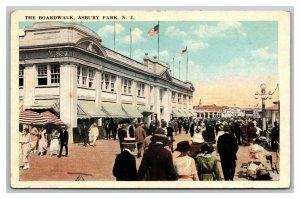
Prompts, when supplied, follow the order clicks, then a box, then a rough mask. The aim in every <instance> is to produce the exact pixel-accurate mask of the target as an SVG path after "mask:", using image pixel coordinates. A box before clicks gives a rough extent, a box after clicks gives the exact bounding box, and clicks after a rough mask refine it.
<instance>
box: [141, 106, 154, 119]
mask: <svg viewBox="0 0 300 199" xmlns="http://www.w3.org/2000/svg"><path fill="white" fill-rule="evenodd" d="M138 110H139V112H140V113H141V114H142V115H143V116H144V117H147V116H149V115H151V114H152V113H153V111H151V110H150V109H149V108H147V107H146V106H138Z"/></svg>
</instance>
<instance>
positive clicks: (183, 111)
mask: <svg viewBox="0 0 300 199" xmlns="http://www.w3.org/2000/svg"><path fill="white" fill-rule="evenodd" d="M178 112H179V113H181V117H189V114H187V113H186V111H185V110H184V109H179V110H178Z"/></svg>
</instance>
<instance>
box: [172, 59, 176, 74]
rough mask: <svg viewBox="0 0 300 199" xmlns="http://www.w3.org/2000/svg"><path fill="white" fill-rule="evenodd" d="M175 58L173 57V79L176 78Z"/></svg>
mask: <svg viewBox="0 0 300 199" xmlns="http://www.w3.org/2000/svg"><path fill="white" fill-rule="evenodd" d="M174 61H175V60H174V57H173V71H172V73H173V77H174V74H175V63H174Z"/></svg>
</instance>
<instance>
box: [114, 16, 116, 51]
mask: <svg viewBox="0 0 300 199" xmlns="http://www.w3.org/2000/svg"><path fill="white" fill-rule="evenodd" d="M114 51H116V21H114Z"/></svg>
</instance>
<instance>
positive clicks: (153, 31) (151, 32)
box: [148, 24, 159, 36]
mask: <svg viewBox="0 0 300 199" xmlns="http://www.w3.org/2000/svg"><path fill="white" fill-rule="evenodd" d="M158 31H159V24H157V25H156V26H154V27H153V28H152V29H151V30H149V31H148V35H149V36H155V35H156V34H157V33H158Z"/></svg>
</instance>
